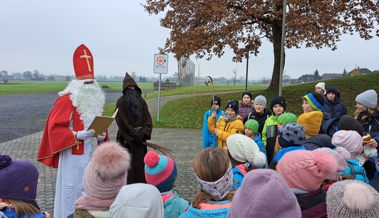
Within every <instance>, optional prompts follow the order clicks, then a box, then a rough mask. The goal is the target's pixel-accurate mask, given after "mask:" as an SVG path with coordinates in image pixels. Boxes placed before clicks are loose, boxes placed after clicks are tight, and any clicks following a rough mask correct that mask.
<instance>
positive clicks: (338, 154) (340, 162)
mask: <svg viewBox="0 0 379 218" xmlns="http://www.w3.org/2000/svg"><path fill="white" fill-rule="evenodd" d="M313 151H316V152H327V153H329V154H332V155H333V156H334V157H335V158H336V160H337V172H335V173H332V174H331V175H330V176H329V177H328V178H327V179H329V180H337V179H338V177H339V173H338V172H345V171H346V167H347V161H348V160H349V159H350V158H351V155H350V152H349V151H348V150H346V149H345V148H343V147H337V148H336V149H335V150H334V149H331V148H328V147H321V148H317V149H315V150H313Z"/></svg>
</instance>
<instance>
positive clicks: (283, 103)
mask: <svg viewBox="0 0 379 218" xmlns="http://www.w3.org/2000/svg"><path fill="white" fill-rule="evenodd" d="M276 104H280V105H281V106H282V107H283V108H284V110H286V106H287V104H286V99H284V97H283V96H276V97H274V98H273V99H272V100H271V104H270V108H271V111H273V110H272V108H273V107H274V105H276Z"/></svg>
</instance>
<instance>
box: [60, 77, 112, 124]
mask: <svg viewBox="0 0 379 218" xmlns="http://www.w3.org/2000/svg"><path fill="white" fill-rule="evenodd" d="M86 81H93V83H92V84H84V82H86ZM65 94H70V99H71V101H72V104H73V105H74V106H75V107H76V108H77V111H78V113H79V115H80V119H81V120H82V121H83V122H92V120H93V119H94V118H95V116H98V115H102V113H103V107H104V104H105V94H104V92H103V91H102V90H101V88H100V86H99V84H98V83H97V82H96V80H73V81H71V82H70V83H69V84H68V86H67V87H66V88H65V89H64V90H63V91H61V92H59V93H58V95H59V96H62V95H65Z"/></svg>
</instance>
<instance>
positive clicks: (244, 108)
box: [238, 91, 253, 121]
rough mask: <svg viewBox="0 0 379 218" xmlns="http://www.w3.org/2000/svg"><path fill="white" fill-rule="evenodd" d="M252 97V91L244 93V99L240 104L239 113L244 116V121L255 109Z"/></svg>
mask: <svg viewBox="0 0 379 218" xmlns="http://www.w3.org/2000/svg"><path fill="white" fill-rule="evenodd" d="M252 99H253V97H252V95H251V93H250V92H247V91H246V92H244V93H242V101H240V102H239V105H238V115H240V116H241V117H242V120H243V121H246V118H247V115H248V114H249V113H251V112H252V111H253V104H252V102H251V101H252Z"/></svg>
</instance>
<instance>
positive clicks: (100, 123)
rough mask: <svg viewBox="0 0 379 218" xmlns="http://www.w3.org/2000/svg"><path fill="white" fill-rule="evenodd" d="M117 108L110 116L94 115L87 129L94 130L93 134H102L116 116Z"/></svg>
mask: <svg viewBox="0 0 379 218" xmlns="http://www.w3.org/2000/svg"><path fill="white" fill-rule="evenodd" d="M117 111H118V108H117V109H116V111H115V112H114V113H113V115H112V116H111V117H110V116H96V117H95V119H93V121H92V123H91V125H90V126H89V127H88V130H90V129H93V130H95V134H94V136H95V137H96V136H99V135H103V133H104V132H105V131H107V129H108V128H109V126H110V125H111V124H112V122H113V120H114V118H115V117H116V114H117Z"/></svg>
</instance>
